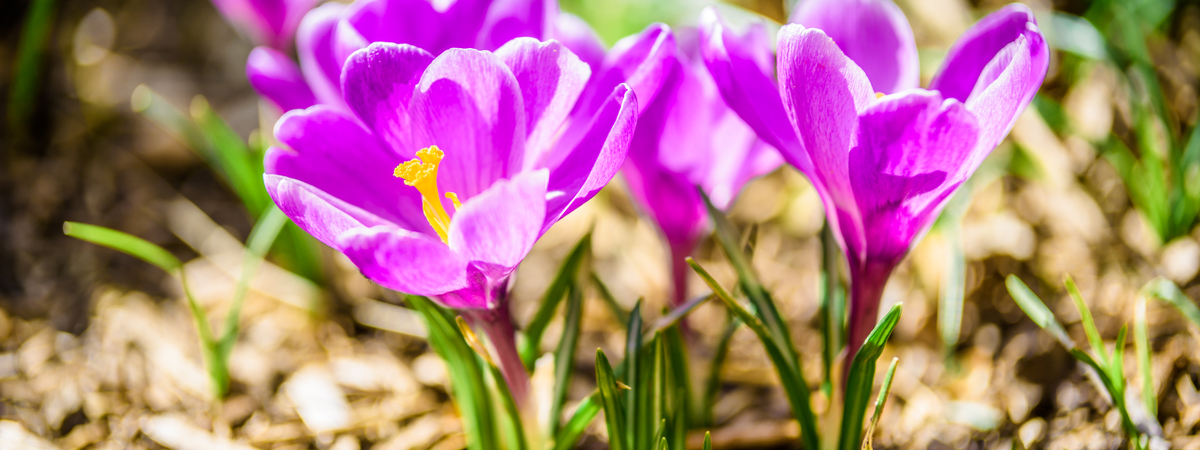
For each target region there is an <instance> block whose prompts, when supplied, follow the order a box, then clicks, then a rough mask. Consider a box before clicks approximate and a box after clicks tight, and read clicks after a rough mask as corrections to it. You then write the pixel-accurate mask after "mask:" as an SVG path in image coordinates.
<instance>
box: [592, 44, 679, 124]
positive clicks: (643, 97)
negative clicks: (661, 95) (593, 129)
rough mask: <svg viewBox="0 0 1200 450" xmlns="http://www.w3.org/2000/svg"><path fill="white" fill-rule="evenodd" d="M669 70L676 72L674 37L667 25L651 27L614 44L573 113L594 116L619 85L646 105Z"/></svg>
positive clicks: (656, 93) (655, 93) (656, 92)
mask: <svg viewBox="0 0 1200 450" xmlns="http://www.w3.org/2000/svg"><path fill="white" fill-rule="evenodd" d="M672 70H677V68H676V64H675V36H674V35H673V34H672V33H671V28H670V27H668V26H666V25H663V24H661V23H654V24H650V25H649V26H647V27H646V29H645V30H642V32H641V33H638V34H635V35H633V36H628V37H625V38H624V39H621V40H620V41H617V43H616V45H613V48H612V49H611V50H609V52H608V55H607V56H606V57H605V59H604V62H603V63H602V64H601V69H600V70H599V71H598V72H596V73H595V74H594V76H593V77H592V79H591V80H590V81H589V82H588V87H587V93H585V94H584V95H583V98H581V99H580V102H579V105H578V106H577V107H576V113H578V114H581V115H582V116H583V117H590V116H591V115H593V114H595V112H596V111H597V110H599V109H600V108H601V107H602V105H604V104H605V103H606V102H608V101H609V98H610V95H611V94H612V92H613V88H615V87H617V85H619V84H626V85H628V86H629V87H630V88H632V89H633V91H634V92H636V93H637V96H638V101H640V102H643V103H648V102H650V101H652V100H653V99H654V96H655V95H658V90H659V87H660V85H661V83H662V82H663V80H664V79H666V77H667V73H668V72H669V71H672Z"/></svg>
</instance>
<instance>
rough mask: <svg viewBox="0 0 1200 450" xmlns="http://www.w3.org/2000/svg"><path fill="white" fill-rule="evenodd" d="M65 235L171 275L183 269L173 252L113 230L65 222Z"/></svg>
mask: <svg viewBox="0 0 1200 450" xmlns="http://www.w3.org/2000/svg"><path fill="white" fill-rule="evenodd" d="M63 234H66V235H67V236H71V237H73V238H75V239H79V240H83V241H88V242H91V243H93V244H97V245H103V246H105V247H108V248H111V249H113V250H117V251H119V252H122V253H125V254H127V255H130V256H134V257H137V258H139V259H141V260H142V261H145V262H148V263H150V264H154V265H156V266H158V267H159V268H161V269H162V270H165V271H167V272H170V273H175V272H176V271H178V270H179V269H181V268H183V264H182V263H180V262H179V258H176V257H175V255H172V254H171V252H168V251H166V250H164V249H163V248H162V247H159V246H157V245H154V244H152V243H150V241H147V240H145V239H142V238H140V237H137V236H134V235H132V234H128V233H124V232H120V231H117V230H114V229H111V228H105V227H101V226H97V225H88V224H86V223H79V222H63Z"/></svg>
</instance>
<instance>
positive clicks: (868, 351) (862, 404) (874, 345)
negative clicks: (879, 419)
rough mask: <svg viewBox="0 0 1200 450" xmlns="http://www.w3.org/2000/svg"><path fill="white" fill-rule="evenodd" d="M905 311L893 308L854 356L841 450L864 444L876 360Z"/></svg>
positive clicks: (840, 441)
mask: <svg viewBox="0 0 1200 450" xmlns="http://www.w3.org/2000/svg"><path fill="white" fill-rule="evenodd" d="M902 310H903V304H901V303H897V304H895V305H893V306H892V309H891V310H889V311H888V313H887V314H886V315H884V316H883V319H882V320H880V321H879V324H877V325H875V329H873V330H871V334H870V335H868V336H867V340H866V342H864V343H863V346H862V348H860V349H859V350H858V353H857V354H855V355H854V362H853V363H851V364H850V373H849V376H848V377H847V380H846V400H845V401H844V402H843V408H844V409H843V410H842V434H841V439H840V440H839V441H838V448H839V449H840V450H855V449H857V448H858V447H859V446H860V445H861V444H862V432H863V418H864V417H865V416H866V414H867V402H868V401H869V400H870V396H871V388H872V385H873V383H874V381H875V360H876V359H878V358H879V355H881V354H882V353H883V347H884V344H886V343H887V340H888V338H889V337H891V335H892V330H893V329H895V328H896V324H897V323H899V322H900V312H901V311H902Z"/></svg>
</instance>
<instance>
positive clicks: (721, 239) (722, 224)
mask: <svg viewBox="0 0 1200 450" xmlns="http://www.w3.org/2000/svg"><path fill="white" fill-rule="evenodd" d="M699 192H700V196H701V197H703V198H704V205H705V206H706V207H707V208H708V215H709V217H710V218H711V219H712V222H713V228H714V229H715V234H716V236H717V242H718V243H719V244H721V248H722V249H723V250H725V256H726V257H727V258H729V263H730V264H731V265H733V269H734V271H736V272H737V274H738V282H739V284H740V285H741V287H742V291H743V292H745V293H746V297H747V298H749V299H750V304H752V305H754V311H755V313H756V315H757V316H758V317H759V318H761V319H762V323H763V324H764V325H765V326H766V327H767V330H769V331H770V332H771V336H772V339H774V340H775V342H776V344H777V345H778V346H779V347H780V348H781V351H782V353H783V357H784V358H785V360H786V361H787V362H788V367H789V368H790V370H793V371H796V372H797V373H799V370H798V368H799V367H800V364H799V358H797V357H796V348H795V346H794V345H793V344H792V335H791V332H790V331H788V327H787V323H785V322H784V321H783V318H782V317H780V316H779V311H778V310H777V309H776V308H775V302H774V301H773V300H771V296H770V294H768V293H767V291H766V289H764V288H763V286H762V283H760V282H759V281H758V276H757V275H755V273H754V268H753V267H752V266H751V265H750V260H749V259H748V258H746V254H745V253H744V252H743V250H742V247H741V246H740V245H738V243H739V239H738V234H737V231H736V230H735V229H734V227H733V224H732V223H730V222H729V219H728V218H726V217H725V214H724V213H722V212H721V210H720V209H717V207H716V206H715V205H713V203H712V200H710V199H709V198H708V195H706V194H705V193H704V191H703V190H699Z"/></svg>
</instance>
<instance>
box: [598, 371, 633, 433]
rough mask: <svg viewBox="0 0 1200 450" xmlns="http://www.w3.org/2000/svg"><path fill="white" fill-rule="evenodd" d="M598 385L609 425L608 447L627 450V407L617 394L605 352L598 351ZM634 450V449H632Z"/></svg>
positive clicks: (605, 417) (605, 419) (615, 381)
mask: <svg viewBox="0 0 1200 450" xmlns="http://www.w3.org/2000/svg"><path fill="white" fill-rule="evenodd" d="M596 385H597V387H598V388H599V389H600V404H601V405H602V406H603V407H604V421H605V422H606V423H607V424H608V445H609V448H610V449H612V450H626V446H625V439H626V438H627V436H628V435H627V434H625V407H624V406H623V405H622V404H621V394H620V393H619V392H617V378H616V377H615V376H614V375H613V370H612V365H611V364H609V363H608V357H606V356H604V351H602V350H600V349H596ZM630 450H632V449H630Z"/></svg>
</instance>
